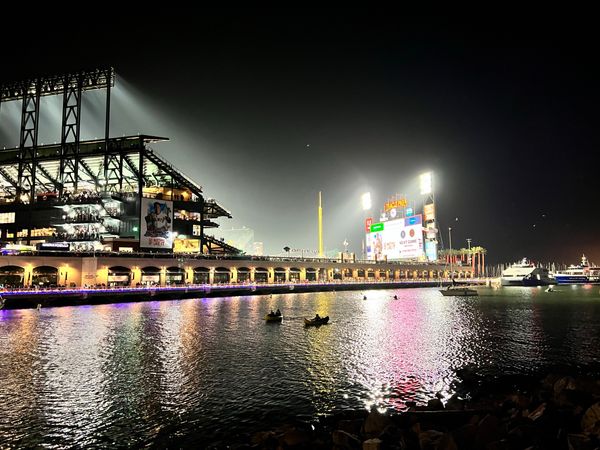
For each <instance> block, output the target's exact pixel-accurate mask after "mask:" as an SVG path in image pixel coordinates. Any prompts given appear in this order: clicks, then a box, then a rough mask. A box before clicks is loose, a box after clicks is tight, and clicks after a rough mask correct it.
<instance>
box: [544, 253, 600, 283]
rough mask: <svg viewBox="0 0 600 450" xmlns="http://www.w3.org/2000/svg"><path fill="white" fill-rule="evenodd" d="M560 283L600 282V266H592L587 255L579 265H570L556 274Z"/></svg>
mask: <svg viewBox="0 0 600 450" xmlns="http://www.w3.org/2000/svg"><path fill="white" fill-rule="evenodd" d="M554 277H555V278H556V282H557V283H558V284H576V283H598V282H600V267H590V265H589V263H588V260H587V258H586V257H585V255H583V256H582V257H581V263H580V264H579V265H577V266H575V265H570V266H569V268H568V269H566V270H563V271H560V272H556V273H555V274H554Z"/></svg>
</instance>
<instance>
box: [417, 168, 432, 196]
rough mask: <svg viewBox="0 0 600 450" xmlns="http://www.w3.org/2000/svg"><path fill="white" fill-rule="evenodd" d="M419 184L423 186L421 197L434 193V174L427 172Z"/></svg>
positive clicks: (421, 177)
mask: <svg viewBox="0 0 600 450" xmlns="http://www.w3.org/2000/svg"><path fill="white" fill-rule="evenodd" d="M419 184H420V186H421V195H427V194H431V193H432V192H433V174H432V173H431V172H426V173H424V174H421V176H419Z"/></svg>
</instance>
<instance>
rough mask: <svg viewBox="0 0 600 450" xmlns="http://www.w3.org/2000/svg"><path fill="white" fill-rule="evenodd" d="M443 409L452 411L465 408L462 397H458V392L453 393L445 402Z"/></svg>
mask: <svg viewBox="0 0 600 450" xmlns="http://www.w3.org/2000/svg"><path fill="white" fill-rule="evenodd" d="M445 409H447V410H452V411H462V410H463V409H465V401H464V400H463V399H462V398H460V397H459V396H458V394H454V395H453V396H452V397H450V398H449V399H448V401H447V402H446V406H445Z"/></svg>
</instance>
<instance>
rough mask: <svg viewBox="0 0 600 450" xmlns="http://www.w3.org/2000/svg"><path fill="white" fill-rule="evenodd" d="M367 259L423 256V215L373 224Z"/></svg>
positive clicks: (369, 237) (368, 237)
mask: <svg viewBox="0 0 600 450" xmlns="http://www.w3.org/2000/svg"><path fill="white" fill-rule="evenodd" d="M366 244H367V248H366V251H367V259H370V260H378V261H380V260H383V259H388V260H401V259H415V258H420V257H422V256H423V254H424V252H423V225H422V220H421V215H420V214H418V215H416V216H411V217H405V218H402V219H397V220H389V221H387V222H385V226H384V224H383V223H378V224H373V225H371V233H368V234H367V236H366Z"/></svg>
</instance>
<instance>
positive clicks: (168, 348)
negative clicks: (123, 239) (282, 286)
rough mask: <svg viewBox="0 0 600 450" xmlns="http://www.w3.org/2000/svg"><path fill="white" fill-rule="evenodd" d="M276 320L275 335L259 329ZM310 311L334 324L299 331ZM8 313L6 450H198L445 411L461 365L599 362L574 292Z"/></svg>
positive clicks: (3, 375)
mask: <svg viewBox="0 0 600 450" xmlns="http://www.w3.org/2000/svg"><path fill="white" fill-rule="evenodd" d="M363 295H367V300H363V299H362V296H363ZM394 295H397V296H398V300H393V296H394ZM277 308H280V309H281V310H282V312H283V314H284V320H283V322H282V323H279V324H267V323H265V322H264V320H263V316H264V314H265V313H266V312H268V311H269V310H270V309H277ZM315 312H318V313H319V314H320V315H322V316H325V315H329V316H330V317H331V323H330V324H328V325H324V326H321V327H318V328H314V327H310V328H306V327H304V326H303V318H304V317H312V316H314V314H315ZM1 314H2V315H1V316H0V380H2V383H0V443H1V444H2V446H12V447H35V446H41V445H51V446H58V447H85V446H95V447H106V448H109V447H113V446H123V445H135V446H139V445H163V444H164V445H167V444H169V443H170V442H178V443H182V442H183V443H189V444H190V445H191V444H193V443H196V442H206V439H209V440H211V439H212V440H215V441H217V440H219V439H227V438H231V435H232V434H233V433H243V432H247V431H252V430H255V429H256V428H257V427H260V424H261V423H264V424H273V423H279V422H285V421H286V420H291V419H292V418H298V417H300V418H304V419H306V420H309V419H310V418H313V417H315V416H319V415H324V414H329V413H331V412H334V411H340V410H350V409H359V408H368V407H370V406H372V405H373V406H378V407H380V408H392V409H394V408H395V409H403V408H405V404H406V402H407V401H417V402H426V401H427V400H428V399H430V398H431V397H433V396H434V395H435V394H436V393H439V394H441V396H442V398H447V397H449V396H450V395H452V393H453V389H454V388H453V386H454V384H455V382H456V381H457V380H458V375H457V373H458V372H459V371H460V370H461V369H463V368H465V367H468V368H470V369H471V370H474V371H475V372H476V373H479V374H484V375H490V374H491V375H496V374H500V373H532V372H534V371H538V370H543V369H544V368H547V367H550V366H554V365H563V366H567V365H574V366H589V365H597V364H598V363H599V358H598V356H597V348H598V346H599V344H600V327H599V325H600V295H598V293H597V292H593V290H586V289H582V288H581V289H579V288H574V289H565V290H564V291H561V292H558V293H553V294H552V295H550V294H547V295H545V293H544V292H542V291H540V290H536V289H519V288H517V289H503V290H491V289H482V290H481V296H480V297H478V298H462V299H461V298H447V297H441V296H440V295H439V292H438V291H437V290H436V289H403V290H397V291H369V292H364V293H359V292H336V293H314V294H285V295H273V296H272V297H259V296H255V297H234V298H215V299H193V300H183V301H173V302H146V303H130V304H115V305H99V306H93V307H79V308H77V307H65V308H47V309H44V310H42V311H39V312H38V311H29V310H27V311H3V312H2V313H1ZM199 436H202V437H203V439H200V438H199ZM198 439H200V440H198Z"/></svg>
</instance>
